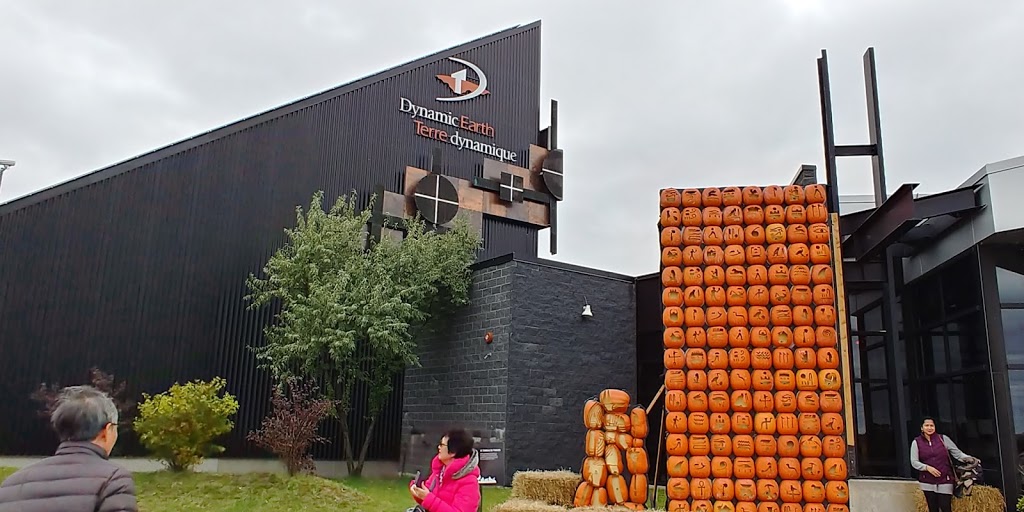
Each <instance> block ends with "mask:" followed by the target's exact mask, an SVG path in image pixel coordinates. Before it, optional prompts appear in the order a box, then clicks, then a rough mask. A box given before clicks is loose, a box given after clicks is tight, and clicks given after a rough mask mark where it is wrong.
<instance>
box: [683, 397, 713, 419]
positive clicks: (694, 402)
mask: <svg viewBox="0 0 1024 512" xmlns="http://www.w3.org/2000/svg"><path fill="white" fill-rule="evenodd" d="M686 409H687V410H689V411H692V412H706V411H707V410H708V395H707V393H705V392H703V391H690V392H688V393H686ZM690 417H691V418H692V417H693V415H692V414H691V415H690Z"/></svg>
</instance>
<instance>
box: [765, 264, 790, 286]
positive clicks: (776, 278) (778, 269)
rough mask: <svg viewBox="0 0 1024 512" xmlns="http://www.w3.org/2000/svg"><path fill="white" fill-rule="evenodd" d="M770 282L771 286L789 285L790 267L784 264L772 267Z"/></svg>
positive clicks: (769, 271)
mask: <svg viewBox="0 0 1024 512" xmlns="http://www.w3.org/2000/svg"><path fill="white" fill-rule="evenodd" d="M768 282H769V283H771V284H788V283H789V267H788V266H786V265H784V264H782V263H776V264H774V265H772V266H771V267H770V268H768Z"/></svg>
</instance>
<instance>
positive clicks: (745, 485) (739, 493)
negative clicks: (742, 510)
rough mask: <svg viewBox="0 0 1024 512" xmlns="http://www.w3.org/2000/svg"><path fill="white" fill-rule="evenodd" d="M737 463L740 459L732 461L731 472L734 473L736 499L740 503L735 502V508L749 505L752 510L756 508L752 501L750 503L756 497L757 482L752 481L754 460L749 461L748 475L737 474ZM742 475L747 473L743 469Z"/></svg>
mask: <svg viewBox="0 0 1024 512" xmlns="http://www.w3.org/2000/svg"><path fill="white" fill-rule="evenodd" d="M739 463H740V460H739V459H736V461H735V462H734V463H733V474H734V475H736V500H737V501H740V502H742V503H737V504H736V507H737V508H736V510H737V511H738V510H739V507H740V506H742V505H749V506H750V507H751V509H752V510H757V509H756V507H755V506H754V504H753V503H750V502H752V501H754V500H756V499H757V484H755V483H754V461H753V460H751V461H750V473H749V474H750V476H742V477H741V476H739V472H740V471H739ZM743 474H744V475H747V472H746V470H744V471H743Z"/></svg>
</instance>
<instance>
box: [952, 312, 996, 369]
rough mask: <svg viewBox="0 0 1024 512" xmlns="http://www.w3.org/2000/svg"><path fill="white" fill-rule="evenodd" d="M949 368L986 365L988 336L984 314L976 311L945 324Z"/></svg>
mask: <svg viewBox="0 0 1024 512" xmlns="http://www.w3.org/2000/svg"><path fill="white" fill-rule="evenodd" d="M946 341H947V343H949V357H950V361H949V367H950V370H960V369H962V368H977V367H985V368H987V367H988V337H987V333H986V332H985V316H984V315H983V314H982V313H981V312H980V311H979V312H978V313H975V314H972V315H969V316H967V317H965V318H961V319H959V320H957V321H955V322H953V323H950V324H947V325H946Z"/></svg>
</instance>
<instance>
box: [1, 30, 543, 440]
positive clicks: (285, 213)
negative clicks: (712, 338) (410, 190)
mask: <svg viewBox="0 0 1024 512" xmlns="http://www.w3.org/2000/svg"><path fill="white" fill-rule="evenodd" d="M450 56H456V57H461V58H464V59H467V60H469V61H471V62H473V63H475V64H477V65H479V66H480V67H481V68H483V69H484V71H485V73H486V74H487V76H488V79H489V84H488V89H489V90H490V94H489V95H486V96H482V97H478V98H476V99H474V100H471V101H466V102H458V103H457V104H456V105H446V104H444V103H442V102H438V101H436V100H435V99H434V98H435V97H437V96H439V95H444V94H446V92H445V90H444V85H443V84H442V83H441V82H440V81H438V80H437V78H435V75H437V74H440V73H446V74H447V73H451V72H453V71H456V70H457V69H452V68H453V66H457V65H455V64H454V63H452V62H450V61H448V60H447V58H448V57H450ZM539 82H540V25H539V23H535V24H532V25H527V26H523V27H516V28H513V29H509V30H507V31H504V32H499V33H497V34H494V35H491V36H488V37H485V38H482V39H479V40H477V41H473V42H471V43H467V44H466V45H463V46H460V47H456V48H452V49H449V50H446V51H444V52H440V53H437V54H434V55H432V56H430V57H426V58H424V59H421V60H419V61H416V62H413V63H410V64H407V65H404V66H400V67H398V68H393V69H391V70H388V71H386V72H383V73H381V74H379V75H375V76H371V77H368V78H366V79H363V80H360V81H357V82H354V83H352V84H348V85H345V86H342V87H339V88H337V89H333V90H330V91H327V92H324V93H321V94H318V95H315V96H311V97H309V98H306V99H303V100H300V101H297V102H295V103H293V104H290V105H287V106H284V107H281V108H279V109H275V110H272V111H269V112H266V113H263V114H260V115H257V116H254V117H252V118H249V119H246V120H243V121H240V122H238V123H235V124H233V125H229V126H226V127H223V128H220V129H217V130H214V131H211V132H208V133H205V134H202V135H199V136H197V137H194V138H192V139H188V140H186V141H183V142H181V143H178V144H175V145H172V146H169V147H166V148H163V149H160V150H157V151H154V152H152V153H149V154H146V155H142V156H140V157H137V158H135V159H132V160H129V161H126V162H122V163H120V164H117V165H114V166H112V167H109V168H106V169H102V170H99V171H97V172H94V173H92V174H89V175H86V176H83V177H81V178H79V179H76V180H73V181H70V182H67V183H64V184H61V185H57V186H55V187H52V188H49V189H46V190H43V191H41V192H39V193H37V194H34V195H31V196H28V197H25V198H21V199H18V200H16V201H12V202H10V203H7V204H4V205H0V375H2V376H3V377H2V378H0V391H2V393H3V395H2V396H3V397H4V400H3V401H0V417H3V418H4V420H3V421H0V454H8V455H38V454H46V453H49V452H50V451H51V450H52V449H53V448H54V446H55V444H56V443H55V439H54V438H53V435H52V434H51V433H50V432H49V431H48V430H47V429H46V428H44V423H43V422H42V420H40V419H39V418H37V417H35V416H34V415H33V414H32V409H33V407H34V405H33V404H32V403H31V402H30V401H29V398H28V396H29V394H30V393H31V392H32V391H33V390H34V389H35V388H36V387H37V386H38V385H39V383H40V382H44V381H45V382H53V381H59V382H61V383H62V384H71V383H82V381H83V380H84V377H85V374H86V370H87V369H88V368H89V367H90V366H93V365H95V366H99V367H100V368H102V369H103V370H105V371H107V372H111V373H114V374H116V375H118V376H119V377H123V378H125V379H126V380H127V381H128V384H129V389H130V391H131V392H132V393H135V394H138V393H141V392H148V393H157V392H161V391H164V390H166V389H167V388H168V387H169V386H170V385H171V384H172V383H174V382H175V381H185V380H190V379H196V378H202V379H208V378H211V377H213V376H217V375H219V376H223V377H225V378H226V379H227V380H228V386H229V390H230V392H231V393H233V394H235V395H236V396H238V398H239V400H240V402H241V406H242V407H241V410H240V412H239V414H238V415H237V417H236V428H235V431H234V432H233V433H232V434H231V435H230V436H229V438H228V439H227V440H226V441H225V443H226V444H225V446H226V447H227V448H228V450H227V452H226V454H225V455H226V456H258V455H261V454H262V452H260V451H259V450H258V449H256V448H254V447H253V446H252V445H250V444H249V443H247V442H246V441H245V439H244V438H245V434H246V433H247V432H248V431H250V430H252V429H253V428H256V427H257V426H258V425H259V422H260V420H261V418H263V417H264V416H265V414H266V413H267V412H268V411H269V386H270V380H269V378H268V376H267V375H266V374H265V373H264V372H262V371H260V370H258V369H257V368H256V366H255V362H254V359H253V357H252V353H251V351H250V350H249V348H248V347H249V346H253V345H259V344H261V343H263V336H262V328H263V327H264V326H265V325H267V324H268V323H269V322H270V320H271V314H272V313H271V312H270V311H267V310H263V311H255V312H254V311H250V310H248V309H247V304H246V303H245V302H244V301H243V296H244V295H245V294H246V288H245V278H246V276H247V275H249V274H250V273H259V272H260V269H261V268H262V266H263V264H264V263H265V262H266V260H267V259H268V258H269V256H270V255H271V254H272V252H273V251H274V250H275V249H276V248H277V247H278V246H279V244H280V243H281V242H282V241H283V229H284V228H286V227H289V226H293V225H294V222H295V212H294V209H295V207H296V206H297V205H302V206H304V207H305V206H306V205H307V204H308V202H309V200H310V198H311V196H312V194H313V193H314V192H315V191H316V190H319V189H322V190H324V191H325V195H326V197H327V198H328V201H329V202H333V199H334V198H336V197H337V196H338V195H339V194H346V193H349V192H350V191H352V190H356V191H358V192H359V194H360V197H361V199H362V201H363V203H364V205H365V201H366V200H367V199H368V197H369V195H370V194H371V193H372V192H373V190H374V188H375V187H376V186H377V185H378V184H381V185H383V186H384V187H385V188H386V189H387V190H391V191H395V192H400V191H401V189H402V176H403V172H404V168H405V166H406V165H415V166H419V167H426V166H427V161H428V155H429V154H430V152H431V150H432V149H433V148H435V147H439V146H440V147H441V148H442V151H443V154H442V156H443V159H444V161H445V170H444V172H445V173H447V174H450V175H453V176H458V177H461V178H472V177H473V176H474V175H479V174H480V172H481V168H482V162H483V156H482V155H480V154H479V153H473V152H470V151H468V150H463V151H458V149H457V148H456V147H454V146H451V145H447V144H442V143H438V142H434V141H432V140H429V139H426V138H423V137H419V136H416V135H415V134H414V130H413V123H412V120H411V119H410V118H409V117H408V115H406V114H403V113H401V112H399V111H398V108H399V102H400V98H401V97H403V96H404V97H407V98H409V99H410V100H413V101H414V102H416V103H417V104H419V105H423V106H427V107H429V108H433V109H437V110H443V111H448V110H451V111H454V112H456V113H457V114H466V115H469V116H471V117H472V118H474V119H476V120H481V121H485V122H488V123H490V124H492V125H493V126H494V127H495V130H496V136H495V141H496V142H497V143H498V144H499V145H501V146H504V147H507V148H510V149H513V150H515V151H518V152H519V153H520V154H521V155H527V154H528V148H529V144H530V143H533V142H535V141H536V139H537V130H538V124H539V109H540V106H539V105H540V84H539ZM474 138H476V139H483V137H481V136H475V137H474ZM484 235H485V243H486V248H485V250H484V251H483V254H482V255H481V257H482V258H489V257H492V256H494V255H497V254H502V253H506V252H511V251H514V252H515V253H516V254H517V255H519V256H520V257H523V256H535V255H536V242H537V232H536V230H535V229H532V228H529V227H525V226H522V225H516V224H513V223H510V222H505V221H502V220H499V219H494V218H485V221H484ZM358 394H359V395H360V396H358V397H357V403H362V401H361V400H360V399H361V398H362V396H363V395H365V393H364V392H360V393H358ZM393 396H394V398H393V400H392V402H391V404H390V405H389V406H388V408H387V410H386V411H385V412H384V414H383V415H382V417H381V418H380V420H379V421H378V423H377V426H378V429H377V435H376V436H375V437H376V440H375V441H374V442H373V444H372V445H371V448H370V452H369V454H370V455H369V456H370V458H371V459H389V458H397V456H398V452H399V442H400V440H399V436H400V428H401V396H402V382H401V379H398V380H397V381H396V389H395V393H394V395H393ZM363 412H364V411H362V410H357V411H354V412H353V414H354V415H355V417H360V416H361V415H362V414H363ZM324 431H325V434H326V435H327V436H328V437H329V438H331V439H332V440H335V441H334V442H332V444H331V445H329V446H327V447H325V448H318V449H317V453H316V455H317V456H318V457H320V458H340V448H341V446H340V436H339V435H338V430H337V425H333V424H331V425H326V426H325V428H324ZM355 434H356V435H355V441H356V442H357V443H358V442H361V440H362V438H363V437H364V435H365V426H363V424H362V423H360V426H359V427H358V428H357V429H356V432H355ZM123 449H124V450H125V451H126V452H127V453H141V451H140V450H139V448H138V446H137V445H136V443H135V442H134V439H133V438H132V437H131V436H128V438H127V439H124V447H123Z"/></svg>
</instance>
